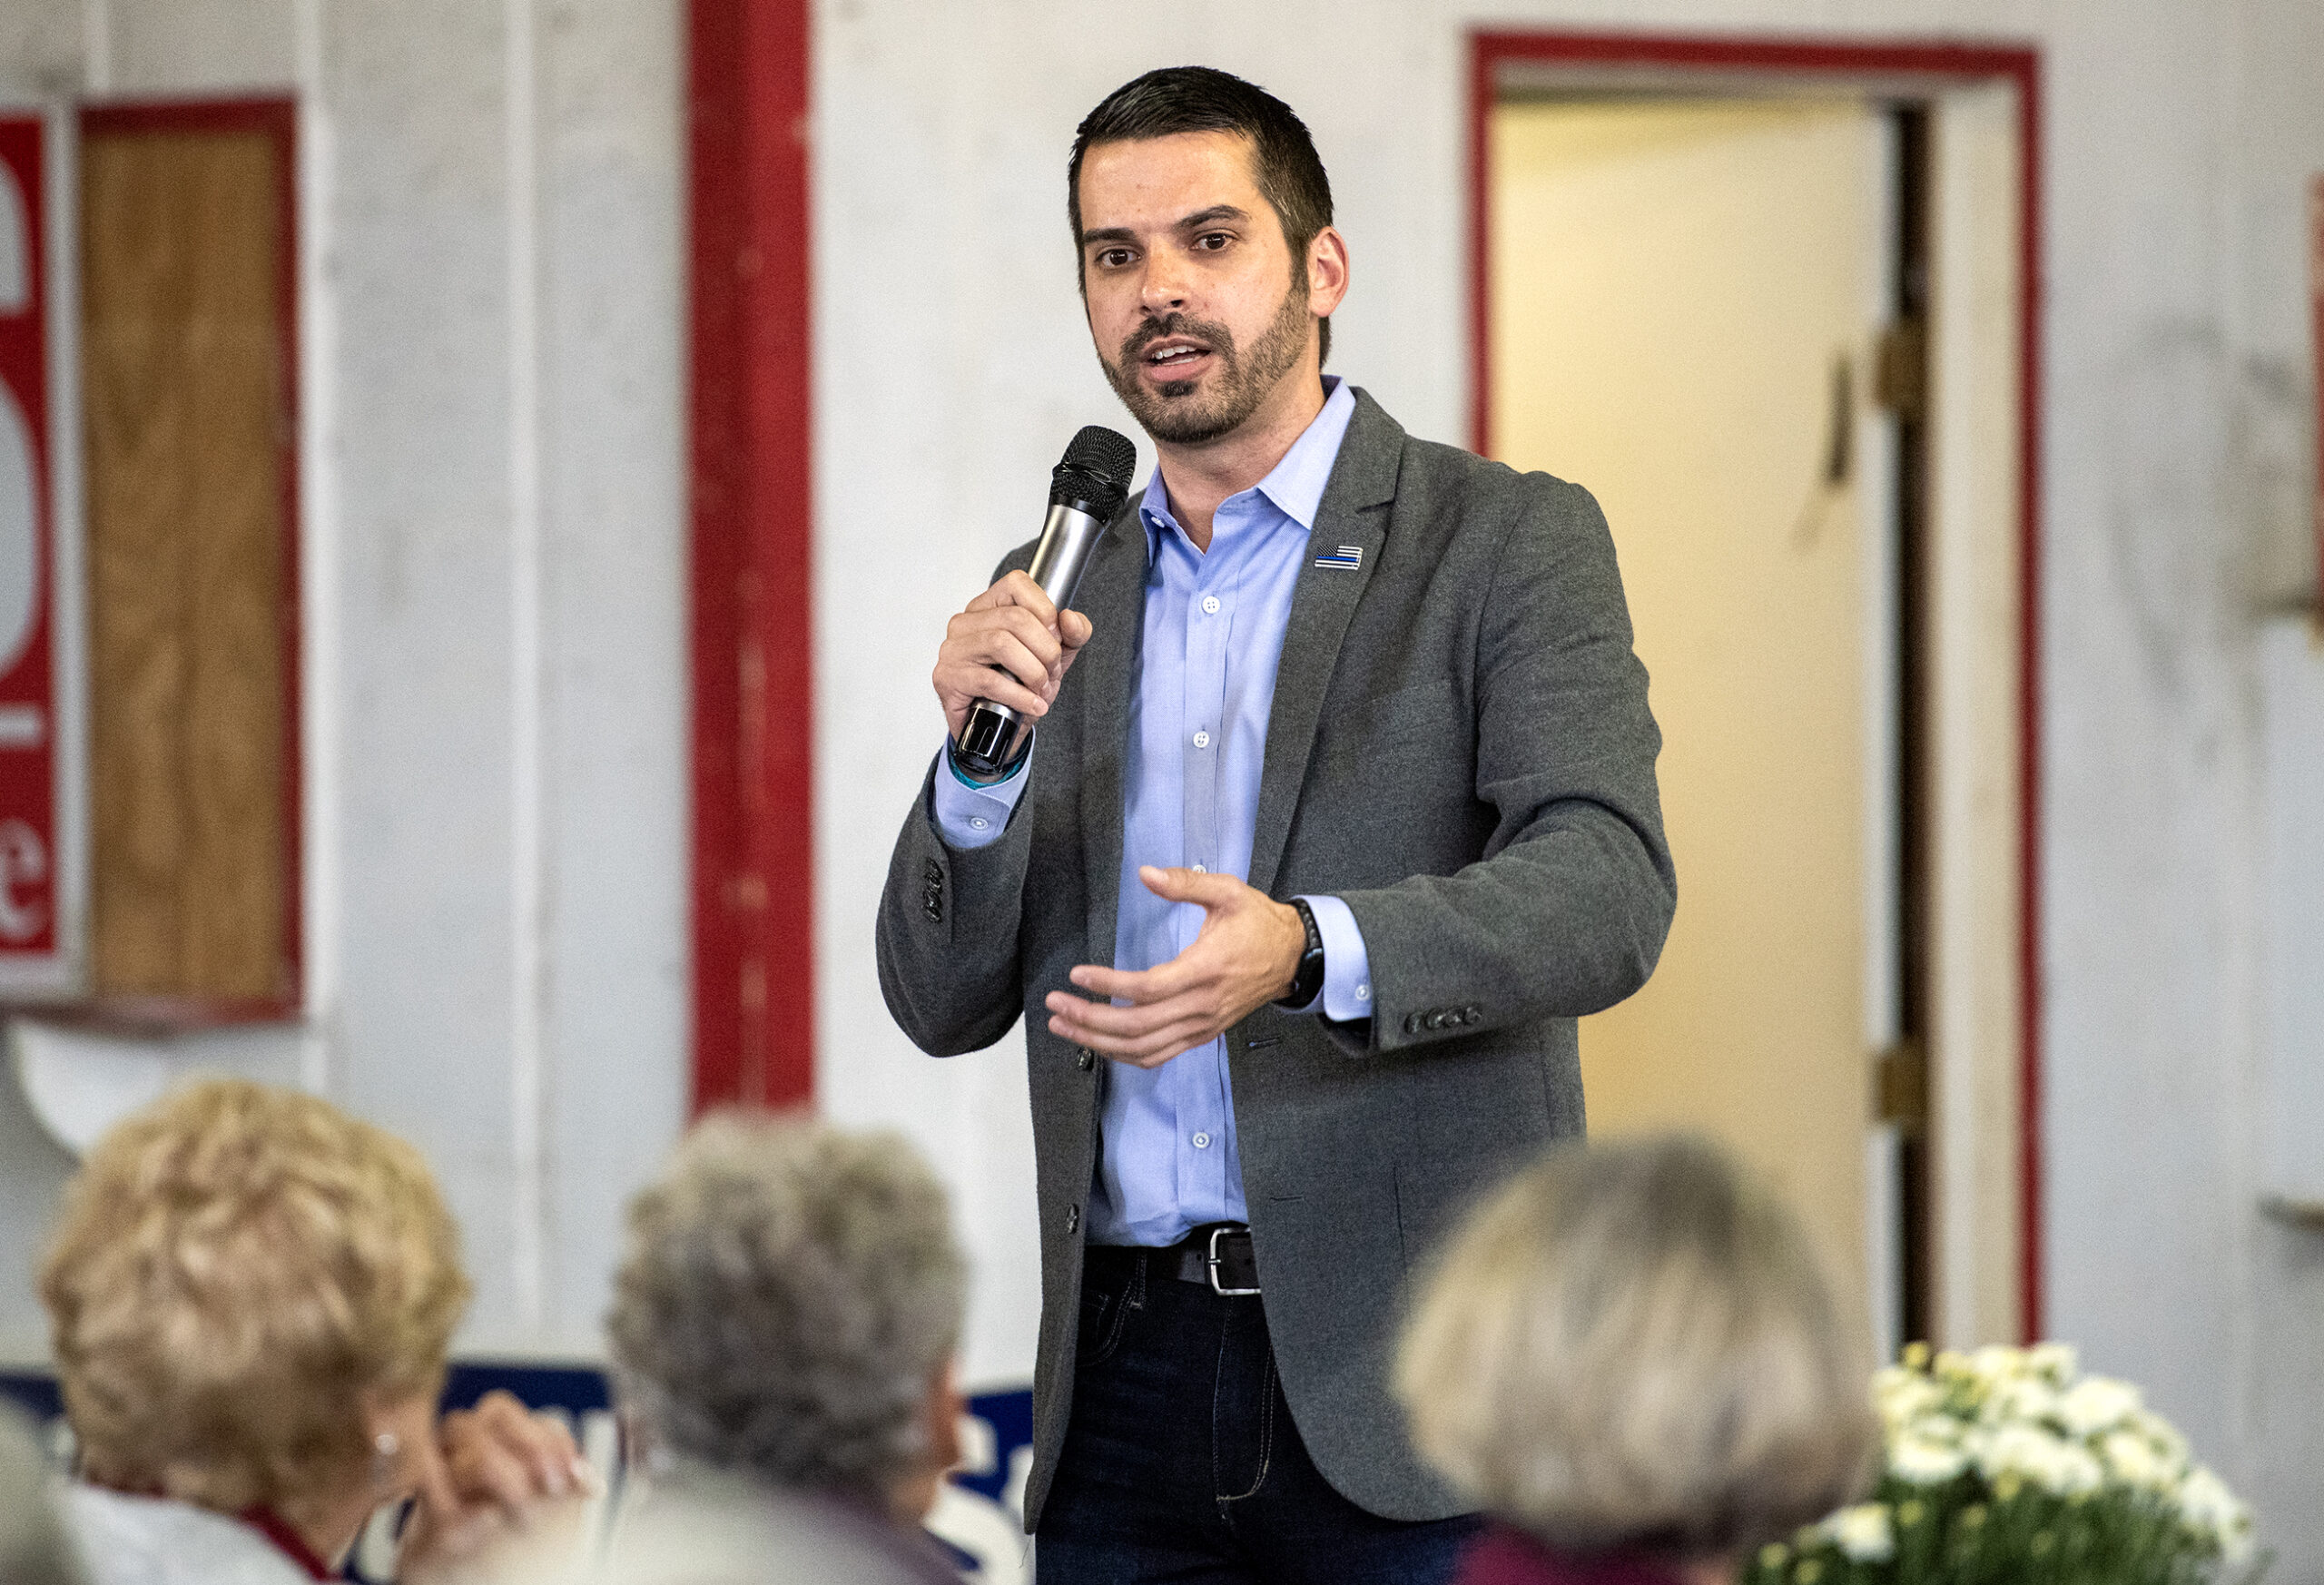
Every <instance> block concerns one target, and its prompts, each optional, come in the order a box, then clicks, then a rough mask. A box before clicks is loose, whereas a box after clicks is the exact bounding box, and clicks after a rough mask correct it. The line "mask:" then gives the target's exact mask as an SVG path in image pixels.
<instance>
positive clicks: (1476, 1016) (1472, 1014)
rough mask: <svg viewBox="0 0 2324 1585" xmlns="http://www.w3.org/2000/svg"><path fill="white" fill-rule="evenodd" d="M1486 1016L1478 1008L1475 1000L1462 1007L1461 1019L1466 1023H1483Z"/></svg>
mask: <svg viewBox="0 0 2324 1585" xmlns="http://www.w3.org/2000/svg"><path fill="white" fill-rule="evenodd" d="M1484 1017H1485V1015H1484V1014H1482V1013H1481V1012H1479V1011H1478V1010H1477V1009H1476V1004H1475V1003H1473V1002H1472V1003H1471V1004H1470V1005H1469V1006H1467V1007H1464V1008H1462V1009H1461V1021H1462V1023H1464V1024H1479V1023H1482V1022H1483V1021H1484Z"/></svg>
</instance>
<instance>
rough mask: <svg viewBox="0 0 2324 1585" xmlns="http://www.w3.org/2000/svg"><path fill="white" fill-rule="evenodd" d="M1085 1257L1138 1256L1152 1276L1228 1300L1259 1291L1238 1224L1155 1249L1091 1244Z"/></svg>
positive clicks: (1214, 1226)
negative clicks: (1197, 1287) (1143, 1258)
mask: <svg viewBox="0 0 2324 1585" xmlns="http://www.w3.org/2000/svg"><path fill="white" fill-rule="evenodd" d="M1089 1255H1090V1256H1091V1258H1092V1259H1093V1260H1099V1259H1105V1260H1119V1259H1125V1258H1127V1257H1128V1256H1130V1255H1145V1256H1146V1257H1147V1266H1146V1269H1147V1271H1149V1272H1152V1273H1154V1274H1155V1275H1157V1276H1173V1277H1176V1278H1177V1279H1178V1280H1179V1281H1180V1282H1182V1283H1196V1284H1198V1285H1201V1286H1203V1287H1206V1288H1208V1289H1209V1290H1210V1291H1211V1292H1212V1293H1214V1294H1218V1295H1222V1296H1224V1297H1226V1298H1230V1299H1232V1298H1243V1297H1246V1296H1248V1295H1256V1293H1257V1292H1258V1291H1259V1258H1258V1256H1257V1255H1256V1254H1254V1253H1253V1252H1252V1249H1251V1230H1250V1229H1249V1228H1248V1227H1246V1226H1243V1224H1242V1223H1240V1222H1212V1223H1210V1224H1208V1225H1207V1226H1201V1227H1197V1228H1196V1229H1195V1230H1194V1231H1193V1232H1191V1233H1189V1234H1187V1236H1185V1237H1184V1238H1181V1239H1179V1240H1178V1241H1177V1243H1176V1244H1172V1245H1166V1246H1164V1247H1162V1248H1159V1249H1153V1248H1147V1249H1132V1248H1125V1247H1122V1246H1121V1245H1103V1244H1093V1245H1090V1246H1089Z"/></svg>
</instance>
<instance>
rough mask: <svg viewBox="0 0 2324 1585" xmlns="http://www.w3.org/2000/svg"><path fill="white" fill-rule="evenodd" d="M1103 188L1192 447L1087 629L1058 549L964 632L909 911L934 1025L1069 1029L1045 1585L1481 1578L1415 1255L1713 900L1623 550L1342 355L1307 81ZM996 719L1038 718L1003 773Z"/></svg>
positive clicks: (1156, 91) (1561, 1127)
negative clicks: (993, 749)
mask: <svg viewBox="0 0 2324 1585" xmlns="http://www.w3.org/2000/svg"><path fill="white" fill-rule="evenodd" d="M1067 183H1068V185H1067V209H1068V213H1069V215H1070V216H1071V218H1072V222H1073V232H1074V238H1075V242H1076V245H1077V246H1078V249H1079V251H1080V275H1081V287H1082V297H1083V301H1084V307H1085V309H1086V310H1087V312H1088V321H1089V330H1090V334H1091V336H1092V338H1093V339H1094V340H1095V341H1096V344H1097V350H1098V361H1099V362H1100V363H1101V364H1102V365H1103V366H1104V368H1105V371H1106V378H1107V379H1108V380H1109V381H1110V382H1111V383H1112V385H1113V388H1114V389H1115V391H1116V392H1117V393H1118V394H1119V396H1120V398H1121V400H1122V403H1123V405H1124V406H1126V407H1127V408H1128V409H1129V410H1130V412H1131V413H1132V414H1133V415H1134V416H1135V417H1136V418H1137V421H1138V422H1139V423H1140V424H1141V425H1143V426H1144V427H1145V428H1146V431H1147V434H1148V435H1150V436H1151V437H1152V438H1153V440H1154V445H1155V449H1156V452H1157V457H1158V463H1157V468H1156V469H1155V472H1154V475H1153V477H1152V478H1151V479H1150V480H1148V482H1147V487H1146V490H1145V493H1144V496H1143V497H1142V498H1140V499H1137V500H1136V501H1135V502H1134V503H1133V504H1132V505H1131V506H1130V507H1128V509H1126V510H1124V511H1123V512H1121V513H1120V514H1119V515H1118V517H1116V518H1115V520H1114V521H1113V523H1112V525H1111V526H1110V527H1109V528H1108V530H1107V532H1106V534H1105V536H1104V537H1103V539H1102V540H1101V541H1100V542H1099V543H1098V547H1097V548H1096V550H1095V551H1094V552H1093V553H1092V554H1091V556H1090V560H1089V562H1088V570H1087V572H1086V573H1085V574H1084V575H1083V577H1082V582H1081V585H1080V589H1079V595H1078V598H1077V599H1076V601H1075V605H1077V606H1078V610H1064V611H1059V610H1058V609H1056V608H1055V607H1054V606H1053V605H1051V604H1050V603H1049V598H1048V597H1047V596H1045V595H1044V594H1043V593H1042V592H1041V589H1040V587H1039V585H1037V584H1036V583H1035V582H1034V581H1033V580H1032V579H1031V578H1029V576H1027V575H1026V572H1025V570H1024V569H1025V567H1026V566H1027V565H1028V563H1029V559H1030V556H1031V551H1032V546H1025V547H1022V548H1020V549H1019V550H1018V551H1016V552H1015V553H1014V554H1012V555H1011V556H1009V558H1008V559H1007V560H1006V561H1005V562H1004V563H1003V571H1002V575H1001V576H1000V581H999V582H997V583H995V584H994V585H993V586H992V587H990V589H987V590H986V591H985V592H984V593H982V594H980V595H979V596H977V597H976V598H975V599H973V600H971V601H970V602H969V605H968V607H967V609H966V610H964V611H962V612H961V613H960V615H957V616H955V617H953V618H952V620H951V623H950V627H949V629H948V631H947V633H946V635H945V639H944V643H943V645H942V647H941V648H940V650H939V651H938V653H937V660H936V670H935V679H934V680H935V686H936V692H937V694H938V696H939V698H940V700H941V701H942V703H943V706H944V712H945V715H946V718H947V720H948V721H949V723H950V726H951V730H952V734H953V740H954V741H953V744H951V745H948V746H947V748H946V749H945V750H944V752H943V753H940V754H939V755H938V757H937V760H936V763H934V765H933V766H932V767H931V772H930V775H929V778H928V781H927V783H926V784H925V785H924V786H923V787H922V788H921V794H920V797H919V799H918V801H917V802H915V803H914V804H913V806H912V810H911V816H910V817H909V818H908V819H907V820H906V821H905V822H904V828H903V833H902V835H901V838H899V839H898V842H897V843H896V852H895V858H894V861H893V862H892V864H891V867H890V870H889V873H888V881H887V889H886V891H885V894H884V895H883V897H882V898H881V910H880V921H879V932H878V933H879V957H880V982H881V989H882V990H883V991H884V993H885V995H886V997H887V1001H888V1006H889V1008H890V1009H891V1011H892V1012H893V1013H894V1014H895V1017H896V1019H897V1020H898V1022H900V1023H901V1025H902V1026H903V1028H904V1029H905V1031H906V1032H907V1033H908V1034H910V1035H911V1038H912V1039H913V1040H914V1041H915V1042H917V1043H918V1044H919V1045H920V1046H921V1048H923V1049H925V1050H928V1051H931V1052H934V1053H937V1054H940V1055H945V1054H951V1053H956V1052H962V1051H969V1050H973V1049H976V1048H980V1047H984V1046H989V1045H990V1044H992V1043H993V1042H994V1041H995V1040H998V1039H1000V1037H1001V1036H1002V1035H1003V1034H1004V1033H1006V1032H1007V1031H1008V1029H1009V1026H1010V1024H1012V1023H1013V1022H1014V1021H1015V1020H1016V1019H1017V1017H1018V1015H1019V1013H1020V1012H1021V1013H1022V1014H1023V1015H1024V1016H1025V1020H1026V1035H1025V1043H1026V1057H1027V1062H1028V1066H1029V1070H1030V1075H1031V1087H1032V1107H1033V1128H1034V1138H1035V1145H1036V1155H1037V1157H1038V1162H1037V1173H1038V1181H1039V1210H1040V1217H1041V1272H1042V1280H1041V1287H1042V1310H1041V1331H1040V1344H1039V1366H1038V1373H1037V1379H1036V1383H1035V1387H1034V1448H1035V1461H1034V1465H1033V1470H1032V1473H1031V1476H1030V1479H1029V1482H1028V1484H1027V1487H1026V1492H1025V1511H1026V1520H1027V1524H1028V1528H1029V1529H1031V1530H1033V1531H1034V1532H1035V1533H1036V1535H1037V1536H1038V1538H1039V1541H1038V1546H1037V1548H1036V1553H1035V1556H1036V1561H1037V1567H1038V1570H1039V1576H1040V1578H1041V1579H1042V1580H1044V1581H1106V1582H1112V1581H1133V1580H1165V1579H1168V1580H1269V1581H1277V1580H1315V1581H1319V1582H1320V1581H1331V1582H1333V1585H1351V1582H1356V1585H1361V1582H1364V1581H1373V1580H1378V1581H1388V1580H1399V1581H1402V1580H1440V1579H1443V1578H1446V1577H1448V1576H1449V1573H1450V1570H1451V1569H1452V1564H1453V1560H1454V1558H1455V1555H1456V1553H1457V1551H1458V1549H1459V1547H1460V1544H1461V1542H1462V1541H1464V1540H1465V1539H1466V1537H1467V1536H1468V1534H1469V1533H1470V1531H1471V1528H1472V1522H1473V1521H1471V1520H1470V1519H1469V1518H1467V1517H1466V1516H1464V1515H1463V1514H1462V1512H1461V1509H1462V1503H1461V1502H1460V1501H1459V1500H1458V1499H1457V1498H1456V1497H1454V1496H1453V1495H1452V1493H1451V1492H1450V1491H1448V1490H1447V1489H1446V1488H1445V1487H1444V1486H1443V1485H1442V1484H1441V1483H1440V1482H1438V1481H1437V1480H1436V1479H1435V1478H1434V1477H1433V1476H1432V1475H1431V1474H1430V1473H1429V1472H1427V1471H1426V1470H1425V1469H1424V1468H1423V1467H1422V1465H1421V1464H1420V1463H1419V1462H1418V1461H1417V1460H1416V1458H1415V1457H1414V1455H1413V1452H1412V1449H1411V1447H1410V1445H1409V1443H1408V1442H1407V1441H1406V1438H1405V1433H1404V1427H1403V1420H1402V1417H1401V1415H1400V1414H1399V1413H1398V1412H1397V1411H1396V1409H1395V1407H1394V1406H1393V1403H1392V1401H1391V1399H1390V1397H1389V1393H1388V1386H1387V1375H1388V1361H1389V1352H1390V1344H1391V1339H1392V1334H1393V1331H1394V1327H1395V1324H1396V1321H1397V1319H1398V1314H1399V1308H1400V1305H1401V1304H1402V1302H1403V1295H1404V1292H1405V1288H1406V1285H1407V1281H1408V1278H1409V1277H1410V1275H1411V1274H1413V1272H1414V1271H1415V1270H1417V1269H1418V1268H1420V1267H1421V1266H1422V1265H1423V1264H1424V1263H1425V1262H1426V1261H1427V1259H1428V1257H1429V1255H1431V1253H1432V1251H1433V1246H1434V1245H1435V1242H1436V1240H1437V1239H1438V1237H1439V1236H1440V1234H1441V1233H1442V1232H1443V1231H1444V1230H1445V1228H1446V1225H1447V1222H1448V1220H1449V1219H1450V1218H1451V1217H1452V1216H1453V1215H1454V1214H1455V1213H1456V1212H1457V1211H1458V1210H1459V1209H1461V1208H1462V1206H1463V1205H1464V1204H1465V1203H1466V1202H1467V1201H1469V1200H1470V1199H1471V1198H1472V1196H1475V1195H1476V1194H1477V1192H1478V1191H1479V1190H1480V1189H1481V1188H1482V1187H1483V1186H1486V1185H1488V1184H1490V1183H1492V1181H1494V1180H1495V1179H1497V1178H1498V1177H1499V1176H1502V1174H1503V1173H1504V1171H1506V1170H1507V1169H1508V1168H1510V1167H1512V1166H1513V1165H1514V1164H1516V1163H1517V1162H1518V1161H1520V1160H1521V1159H1523V1158H1525V1157H1529V1156H1531V1154H1533V1153H1534V1152H1535V1151H1537V1150H1538V1149H1539V1148H1540V1147H1541V1146H1542V1145H1543V1144H1544V1143H1545V1142H1547V1141H1549V1140H1551V1139H1555V1138H1559V1137H1564V1136H1569V1135H1578V1134H1580V1133H1581V1128H1582V1098H1581V1066H1580V1060H1579V1058H1578V1055H1577V1048H1576V1043H1575V1033H1574V1019H1576V1018H1577V1017H1579V1016H1581V1015H1582V1014H1584V1013H1590V1012H1594V1011H1597V1010H1598V1009H1601V1008H1605V1007H1609V1006H1610V1005H1612V1004H1613V1003H1615V1002H1617V1001H1620V999H1622V998H1624V997H1626V996H1628V995H1629V994H1630V992H1632V991H1634V990H1636V989H1638V988H1639V987H1640V985H1641V984H1643V983H1644V982H1645V980H1646V978H1647V975H1648V974H1649V972H1650V971H1651V970H1652V969H1653V967H1654V962H1655V959H1656V957H1657V955H1658V954H1659V952H1660V950H1661V947H1662V940H1663V936H1664V934H1665V932H1666V931H1667V930H1668V929H1669V921H1670V914H1671V909H1672V906H1673V900H1674V897H1675V891H1674V885H1675V883H1674V881H1673V876H1672V871H1671V865H1670V855H1669V848H1668V846H1667V844H1666V843H1665V842H1664V840H1663V834H1662V822H1661V812H1660V808H1659V801H1658V798H1657V795H1656V791H1655V781H1654V759H1655V754H1656V752H1657V750H1658V749H1659V746H1660V742H1661V738H1660V734H1659V732H1658V731H1657V730H1656V727H1655V724H1654V721H1653V718H1652V716H1651V715H1650V714H1649V713H1648V710H1647V684H1646V673H1645V670H1644V668H1642V667H1641V666H1640V665H1639V662H1638V660H1637V658H1636V657H1635V656H1634V655H1632V654H1631V652H1630V617H1629V614H1628V611H1627V609H1626V608H1625V606H1624V604H1623V600H1622V589H1621V582H1620V576H1619V575H1618V573H1617V572H1616V570H1615V566H1614V548H1613V544H1612V541H1611V540H1610V537H1608V535H1607V531H1606V527H1605V522H1604V520H1603V518H1602V517H1600V514H1599V511H1598V508H1597V506H1596V504H1595V503H1594V502H1593V501H1592V500H1591V499H1590V496H1589V495H1588V494H1587V493H1586V492H1585V491H1583V490H1581V489H1580V488H1578V487H1575V486H1573V485H1570V484H1565V483H1562V482H1561V481H1559V480H1557V479H1553V478H1551V477H1547V476H1545V475H1541V474H1533V475H1526V476H1520V475H1518V474H1515V473H1512V471H1510V470H1509V469H1508V468H1503V467H1501V466H1500V465H1498V464H1495V463H1490V462H1484V461H1481V460H1479V459H1478V458H1474V457H1472V456H1470V455H1468V454H1467V453H1465V452H1462V451H1458V450H1455V449H1453V448H1450V447H1445V446H1439V445H1433V444H1431V443H1429V442H1426V441H1420V440H1414V439H1413V438H1410V437H1408V436H1407V435H1405V433H1404V432H1403V429H1402V428H1399V427H1398V426H1397V424H1396V422H1395V420H1394V419H1393V418H1390V417H1389V416H1388V415H1387V414H1386V413H1385V412H1384V411H1382V410H1381V409H1380V408H1379V407H1378V405H1377V404H1375V403H1374V401H1373V400H1372V399H1371V398H1370V397H1369V396H1367V395H1365V394H1364V392H1362V391H1360V390H1358V389H1356V388H1354V386H1352V385H1349V384H1347V383H1346V382H1345V381H1344V380H1339V379H1328V378H1326V377H1324V374H1323V372H1322V369H1323V364H1324V356H1325V354H1326V353H1327V352H1328V350H1329V348H1330V341H1331V333H1330V332H1331V326H1330V318H1331V315H1332V313H1333V311H1334V310H1335V309H1337V308H1338V307H1339V304H1340V300H1341V299H1342V298H1343V297H1344V295H1345V294H1346V291H1347V289H1348V251H1347V244H1346V242H1345V241H1344V239H1343V238H1342V237H1341V235H1340V234H1339V232H1338V231H1335V230H1334V229H1333V227H1332V223H1331V221H1332V198H1331V188H1330V185H1329V183H1328V182H1327V180H1326V178H1325V176H1324V167H1323V164H1322V162H1321V161H1320V160H1318V159H1317V157H1316V154H1315V145H1314V143H1313V142H1312V141H1311V140H1310V138H1309V136H1308V133H1307V129H1306V127H1305V125H1304V124H1303V123H1301V122H1300V120H1299V118H1298V117H1297V116H1295V114H1293V113H1292V112H1291V110H1290V109H1289V107H1287V106H1286V105H1285V104H1284V103H1282V102H1280V101H1279V100H1276V99H1275V98H1274V97H1272V96H1271V95H1269V94H1265V93H1264V92H1262V91H1261V90H1259V89H1258V88H1256V87H1254V86H1253V85H1251V84H1247V83H1245V82H1243V81H1242V80H1241V79H1239V78H1236V77H1232V76H1229V75H1227V74H1225V73H1222V72H1216V71H1211V70H1207V69H1205V68H1200V67H1181V68H1176V69H1173V70H1168V71H1160V72H1153V73H1149V74H1147V75H1145V76H1143V77H1140V78H1138V79H1137V81H1135V82H1133V83H1130V84H1126V85H1125V86H1123V87H1121V88H1119V89H1118V90H1117V91H1115V92H1114V93H1113V94H1109V95H1108V97H1107V98H1106V100H1105V102H1104V103H1101V104H1099V105H1098V107H1097V109H1095V110H1093V111H1091V112H1090V113H1089V115H1088V118H1087V119H1086V120H1084V121H1083V122H1082V123H1081V126H1080V130H1079V133H1078V136H1077V137H1076V139H1075V141H1074V145H1073V153H1072V157H1071V160H1070V162H1069V163H1068V178H1067ZM979 699H986V700H990V701H991V702H993V703H995V704H1002V705H1006V706H1008V707H1009V708H1011V709H1013V710H1015V711H1017V712H1018V713H1019V714H1021V715H1022V716H1025V717H1027V718H1029V719H1030V720H1031V721H1032V723H1033V724H1034V726H1033V730H1032V731H1031V732H1030V733H1027V734H1025V737H1024V741H1023V743H1022V745H1021V747H1019V748H1018V749H1017V750H1016V752H1015V753H1014V754H1013V756H1011V757H1010V759H1009V763H1005V764H1003V765H1001V766H1000V768H999V773H998V774H997V775H995V776H992V777H990V778H979V777H976V776H974V775H972V774H971V773H970V772H969V771H968V769H967V768H965V767H964V766H963V765H962V763H960V759H959V758H958V756H957V753H956V752H955V746H954V745H957V743H958V742H959V739H960V732H961V729H962V726H963V724H964V722H965V721H966V719H967V716H968V714H969V711H970V707H971V705H972V704H974V703H975V702H976V701H977V700H979Z"/></svg>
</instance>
